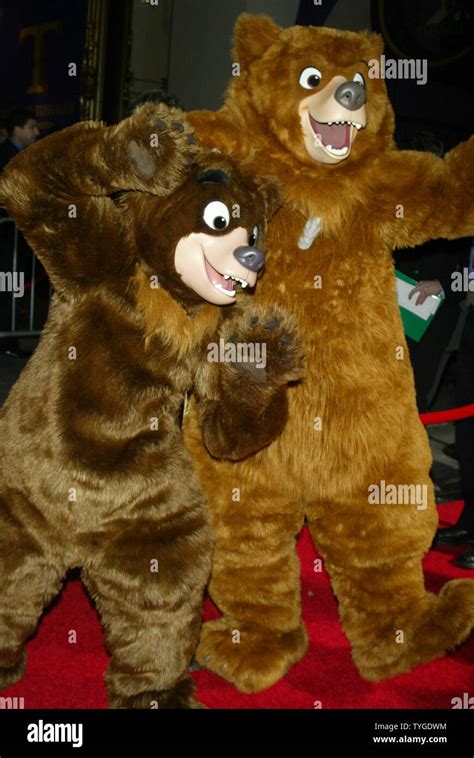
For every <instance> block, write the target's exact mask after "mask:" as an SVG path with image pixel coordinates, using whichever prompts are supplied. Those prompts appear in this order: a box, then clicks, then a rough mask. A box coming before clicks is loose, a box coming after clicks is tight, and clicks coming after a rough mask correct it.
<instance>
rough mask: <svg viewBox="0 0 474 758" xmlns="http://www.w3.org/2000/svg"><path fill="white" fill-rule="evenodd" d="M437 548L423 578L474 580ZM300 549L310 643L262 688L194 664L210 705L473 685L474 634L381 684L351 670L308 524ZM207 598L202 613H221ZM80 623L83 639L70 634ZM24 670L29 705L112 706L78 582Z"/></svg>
mask: <svg viewBox="0 0 474 758" xmlns="http://www.w3.org/2000/svg"><path fill="white" fill-rule="evenodd" d="M459 508H460V505H459V504H456V503H453V504H449V505H443V506H441V507H440V518H441V526H447V525H449V524H452V523H454V521H455V520H456V518H457V515H458V513H459ZM444 550H445V552H438V551H432V552H430V553H429V554H428V555H427V556H426V559H425V572H426V584H427V588H428V589H429V590H435V591H438V590H439V589H440V587H441V586H442V585H443V584H444V583H445V582H446V581H447V580H448V579H452V578H461V577H469V578H474V576H473V572H470V571H462V570H461V569H458V568H456V566H454V565H453V564H452V559H453V557H454V555H455V554H457V553H459V552H460V550H461V549H460V548H452V549H450V550H448V549H446V548H444ZM298 552H299V556H300V559H301V566H302V581H303V615H304V619H305V622H306V625H307V628H308V631H309V635H310V640H311V642H310V648H309V650H308V653H307V655H306V657H305V658H304V659H303V660H302V661H300V663H298V664H297V665H296V666H295V667H294V668H293V669H292V670H291V671H290V673H289V674H288V675H287V676H286V677H285V679H284V680H283V681H281V682H279V683H278V684H276V685H275V686H274V687H272V688H271V689H270V690H267V691H266V692H262V693H260V694H258V695H241V694H240V693H239V692H237V691H236V690H235V689H234V688H233V687H232V686H231V685H229V684H227V683H226V682H225V681H224V680H223V679H220V678H219V677H217V676H215V675H214V674H211V673H210V672H208V671H204V670H203V671H196V672H194V676H195V679H196V682H197V684H198V695H199V697H200V699H201V700H202V702H203V703H205V704H206V705H207V706H209V707H210V708H314V702H315V701H318V700H319V701H321V703H322V707H323V708H451V699H452V698H453V697H456V696H459V697H462V695H463V693H464V692H469V693H470V694H471V695H472V693H473V688H474V665H473V664H474V637H471V638H470V640H469V641H468V642H467V643H465V644H464V645H463V646H462V647H461V648H458V649H457V650H456V652H455V653H451V654H450V655H449V656H448V657H447V658H444V659H443V660H441V661H434V662H433V663H429V664H425V665H423V666H420V667H418V669H417V670H416V671H414V672H412V673H411V674H404V675H402V676H399V677H397V678H395V679H391V680H390V681H387V682H382V683H380V684H372V683H369V682H365V681H363V680H362V679H361V678H360V676H359V675H358V673H357V671H356V669H355V668H354V666H353V664H352V661H351V657H350V653H349V646H348V643H347V641H346V639H345V637H344V635H343V633H342V631H341V627H340V624H339V621H338V616H337V608H336V601H335V599H334V597H333V595H332V593H331V590H330V587H329V581H328V577H327V574H326V573H325V572H324V571H323V572H322V573H319V574H315V573H314V572H313V561H314V558H315V557H317V553H316V551H315V549H314V547H313V545H312V542H311V540H310V537H309V533H308V531H307V530H306V529H305V530H304V532H303V533H302V535H301V537H300V539H299V544H298ZM216 615H217V613H216V610H215V609H214V608H213V607H212V604H211V603H210V601H207V602H206V607H205V617H206V618H214V617H216ZM70 630H75V631H76V636H77V642H76V643H75V644H70V643H69V642H68V634H69V632H70ZM28 653H29V660H28V666H27V670H26V674H25V677H24V678H23V680H22V681H21V682H19V683H18V684H16V685H15V686H14V687H10V688H9V689H8V690H5V692H3V693H2V695H3V696H7V695H8V696H17V697H23V698H24V707H25V708H106V707H107V703H106V696H105V689H104V685H103V683H102V674H103V672H104V669H105V667H106V665H107V654H106V652H105V649H104V643H103V636H102V631H101V627H100V624H99V621H98V617H97V614H96V612H95V610H94V607H93V605H92V603H91V601H90V600H89V598H88V596H87V595H86V593H85V591H84V590H83V588H82V585H81V583H80V582H79V581H78V580H71V581H69V582H68V583H67V585H66V586H65V588H64V590H63V592H62V593H61V596H60V597H59V599H58V600H57V601H56V602H55V603H54V604H53V606H52V607H51V608H50V609H49V610H48V611H47V612H46V613H45V615H44V618H43V620H42V622H41V626H40V628H39V631H38V633H37V634H36V635H35V637H34V638H33V639H32V640H31V641H30V643H29V646H28Z"/></svg>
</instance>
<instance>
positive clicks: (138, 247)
mask: <svg viewBox="0 0 474 758" xmlns="http://www.w3.org/2000/svg"><path fill="white" fill-rule="evenodd" d="M155 133H158V134H159V145H158V146H157V147H155V148H151V147H150V137H151V135H153V134H155ZM194 143H195V140H194V138H193V136H192V134H191V132H190V130H189V127H188V126H187V124H186V123H185V121H184V119H183V114H182V113H181V112H180V111H178V110H175V109H171V110H169V109H167V108H165V107H164V106H159V107H157V106H153V105H146V106H143V107H142V108H140V109H138V110H137V111H136V112H135V114H134V115H133V116H132V117H130V118H129V119H127V120H126V121H124V122H122V123H120V124H119V125H118V126H116V127H108V128H106V127H104V126H102V125H100V124H93V123H87V124H77V125H76V126H73V127H71V128H69V129H67V130H64V131H62V132H60V133H58V134H55V135H53V136H51V137H48V138H46V139H44V140H41V141H40V142H38V143H36V144H35V145H33V146H32V147H30V148H29V149H28V150H26V151H24V152H23V153H20V154H19V155H18V156H17V157H16V158H15V159H14V160H13V161H12V162H11V164H10V165H9V166H8V169H7V170H6V171H5V172H4V174H3V175H2V178H1V181H0V201H1V203H2V205H3V206H4V207H6V208H7V210H8V211H9V213H10V215H11V216H12V218H13V219H14V220H15V221H16V223H17V224H18V226H19V228H20V229H21V230H22V232H23V233H24V235H25V237H26V239H27V240H28V242H29V243H30V245H31V246H32V248H33V249H34V250H35V251H36V253H37V254H38V256H39V257H40V259H41V260H42V262H43V263H44V265H45V267H46V268H47V270H48V273H49V275H50V277H51V281H52V283H53V285H54V288H55V294H54V298H53V304H52V309H51V313H50V316H49V319H48V323H47V325H46V327H45V329H44V332H43V334H42V337H41V340H40V343H39V346H38V348H37V350H36V352H35V353H34V355H33V357H32V359H31V360H30V362H29V363H28V365H27V367H26V369H25V370H24V372H23V373H22V375H21V377H20V379H19V380H18V382H17V383H16V385H15V386H14V388H13V389H12V391H11V394H10V396H9V398H8V400H7V402H6V404H5V406H4V407H3V409H2V411H1V415H0V421H1V434H0V475H1V479H0V576H1V577H2V600H1V604H0V689H3V688H4V687H6V686H8V685H9V684H12V683H13V682H15V681H16V680H18V679H19V678H20V677H21V676H22V673H23V670H24V665H25V642H26V640H27V638H28V637H29V636H30V635H31V634H32V633H33V632H34V630H35V628H36V625H37V622H38V619H39V617H40V615H41V612H42V610H43V608H44V607H45V606H46V605H47V604H48V603H49V602H50V600H51V599H52V598H53V597H54V596H55V595H56V594H57V593H58V592H59V590H60V587H61V584H62V581H63V578H64V575H65V573H66V571H67V570H68V569H69V568H72V567H76V566H80V567H81V569H82V578H83V581H84V583H85V585H86V586H87V588H88V589H89V591H90V593H91V595H92V597H93V598H94V600H95V602H96V604H97V608H98V610H99V612H100V615H101V618H102V622H103V625H104V630H105V634H106V642H107V646H108V649H109V652H110V654H111V661H110V665H109V667H108V670H107V672H106V684H107V688H108V695H109V702H110V705H111V706H113V707H119V708H126V707H134V708H141V707H143V708H147V707H153V702H154V701H157V702H158V705H159V707H160V708H172V707H182V708H189V707H197V702H196V701H195V699H194V695H193V687H192V680H191V678H190V676H189V675H188V667H189V663H190V660H191V658H192V655H193V652H194V648H195V646H196V644H197V640H198V635H199V628H200V623H201V604H202V595H203V590H204V587H205V584H206V581H207V579H208V576H209V571H210V561H211V547H212V539H211V533H210V527H209V522H208V513H207V508H206V502H205V497H204V493H203V492H202V489H201V486H200V484H199V482H198V479H197V477H196V475H195V473H194V471H193V468H192V465H191V461H190V457H189V454H188V453H187V451H186V450H185V447H184V444H183V440H182V433H181V429H180V420H181V411H182V404H183V398H184V395H185V393H186V392H187V391H189V390H191V388H192V387H193V385H194V382H195V378H196V377H197V384H198V386H197V391H198V394H199V396H200V397H201V398H202V405H201V411H202V413H201V416H202V421H201V423H202V424H203V425H204V430H205V437H206V438H209V439H210V440H213V442H212V450H213V452H214V453H216V454H218V455H223V454H227V453H228V451H229V449H232V450H233V451H234V452H238V450H239V446H240V447H241V448H242V450H243V452H244V453H247V452H248V451H249V450H255V449H258V448H259V447H261V446H264V445H267V444H268V443H269V442H270V441H271V440H272V439H273V436H274V435H275V434H278V433H280V431H281V428H282V426H283V424H284V422H285V419H286V405H285V403H286V400H285V397H284V389H282V388H283V385H284V384H285V383H286V382H287V381H289V380H292V379H296V378H298V376H300V375H301V367H300V363H301V356H300V352H299V349H298V347H297V345H296V341H295V336H294V328H293V326H292V324H291V322H290V320H289V319H288V318H287V317H285V316H284V314H282V313H278V311H275V310H274V309H272V310H271V311H270V312H268V311H265V309H264V308H261V307H260V308H256V309H251V310H250V311H249V310H248V308H246V307H245V304H244V303H243V304H241V305H239V306H235V308H230V309H228V310H227V311H225V310H224V309H221V308H219V307H217V306H213V305H210V304H207V303H205V302H204V301H203V300H201V299H200V298H199V297H198V296H197V295H196V294H195V293H194V292H193V291H191V290H189V289H187V288H186V287H184V285H183V284H182V282H181V280H180V279H179V277H178V276H177V275H176V272H175V269H174V250H175V248H176V245H177V242H178V240H179V239H180V238H182V237H183V236H187V235H189V234H191V233H194V232H199V231H200V229H201V226H202V225H203V206H204V205H205V204H206V203H207V202H208V200H209V198H214V199H215V198H216V197H217V198H218V199H219V200H222V201H226V202H228V203H230V204H234V203H238V204H239V205H240V218H239V219H238V220H235V221H234V220H232V222H231V225H232V224H233V225H234V226H240V227H243V228H244V230H245V229H248V232H249V235H250V233H251V231H252V229H253V228H254V226H255V224H259V225H260V227H261V230H262V233H263V235H264V233H265V227H266V220H265V216H266V214H268V215H271V213H272V211H273V210H274V208H275V207H276V205H277V204H278V202H279V195H278V190H277V189H276V187H275V186H274V184H272V183H271V182H269V181H264V180H262V181H261V182H259V183H257V182H256V181H253V180H251V179H250V178H248V177H247V176H246V175H244V174H243V173H241V172H240V170H239V169H238V168H237V167H235V166H234V165H233V164H232V163H230V162H229V161H227V160H225V159H224V157H223V156H216V155H206V154H204V153H202V151H200V150H199V149H198V148H197V147H196V146H195V144H194ZM210 169H220V170H224V171H225V172H226V174H227V176H228V177H230V179H229V182H228V184H227V185H212V186H211V184H206V183H202V184H198V183H197V182H196V176H197V174H198V172H202V171H204V170H210ZM117 193H122V194H120V195H119V196H117ZM208 231H209V230H208ZM215 234H220V232H217V231H216V232H215ZM156 276H158V280H159V282H160V284H161V286H160V287H158V288H155V287H153V286H152V284H151V282H152V279H154V278H156ZM150 277H151V279H150ZM250 302H251V299H250ZM275 314H276V315H277V319H275ZM256 319H257V321H256ZM257 324H259V328H258V327H257ZM269 326H270V327H271V328H270V330H269V328H268V327H269ZM221 328H222V331H221ZM256 331H258V332H259V335H260V338H263V336H264V335H266V339H267V363H268V368H267V373H266V376H265V377H263V378H262V377H260V379H259V380H258V381H257V380H256V379H255V377H254V376H253V375H252V372H251V371H249V370H248V369H249V368H251V367H250V366H246V365H232V364H210V363H209V362H208V361H207V360H206V356H207V348H206V346H207V344H208V343H209V341H210V340H216V339H219V337H221V336H222V335H224V336H225V335H226V334H230V335H232V334H239V335H241V334H243V333H245V334H246V335H247V337H248V338H250V337H254V335H255V332H256ZM282 340H283V342H282ZM282 393H283V397H282ZM275 399H276V400H275ZM275 402H277V403H278V408H276V406H275ZM268 406H270V408H271V411H272V413H273V417H272V423H271V424H270V425H266V424H265V419H266V417H267V415H268ZM242 408H244V411H243V413H242ZM275 410H277V414H276V416H275ZM243 417H245V421H246V425H247V426H246V428H244V427H243V425H242V424H240V425H239V424H238V423H237V419H239V418H240V419H242V418H243ZM229 434H230V435H232V437H231V439H229V436H228V435H229Z"/></svg>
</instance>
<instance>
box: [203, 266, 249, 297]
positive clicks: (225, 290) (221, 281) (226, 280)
mask: <svg viewBox="0 0 474 758" xmlns="http://www.w3.org/2000/svg"><path fill="white" fill-rule="evenodd" d="M204 263H205V266H206V274H207V278H208V279H209V281H210V282H211V284H212V285H213V286H214V287H215V288H216V290H218V291H219V292H222V294H223V295H227V296H228V297H235V295H236V284H238V285H240V288H241V289H245V288H246V287H248V286H249V283H248V282H247V281H246V280H245V279H241V277H240V276H235V275H234V274H221V273H220V271H217V269H215V268H214V266H211V264H210V263H209V261H208V260H207V258H206V256H204Z"/></svg>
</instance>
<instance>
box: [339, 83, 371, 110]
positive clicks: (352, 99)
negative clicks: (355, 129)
mask: <svg viewBox="0 0 474 758" xmlns="http://www.w3.org/2000/svg"><path fill="white" fill-rule="evenodd" d="M334 97H335V98H336V100H337V102H338V103H339V105H342V106H343V107H344V108H347V110H349V111H356V110H358V109H359V108H362V106H363V105H364V103H366V102H367V93H366V91H365V87H363V86H362V84H359V82H343V83H342V84H340V85H339V87H338V88H337V90H336V92H335V93H334Z"/></svg>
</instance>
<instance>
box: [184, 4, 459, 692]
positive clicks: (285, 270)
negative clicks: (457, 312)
mask: <svg viewBox="0 0 474 758" xmlns="http://www.w3.org/2000/svg"><path fill="white" fill-rule="evenodd" d="M382 51H383V46H382V40H381V38H380V37H379V36H377V35H374V34H370V33H361V34H355V33H352V32H343V31H335V30H331V29H324V28H305V27H292V28H289V29H281V28H279V27H278V26H276V25H275V24H274V23H273V22H272V21H271V20H270V19H269V18H267V17H254V16H251V15H247V14H245V15H243V16H241V17H240V19H239V21H238V23H237V27H236V31H235V47H234V58H233V61H234V62H235V63H238V64H239V66H240V75H236V76H235V77H234V79H233V81H232V83H231V85H230V86H229V89H228V91H227V94H226V99H225V104H224V107H223V108H222V109H221V110H220V111H219V112H217V113H212V112H196V113H193V114H190V116H189V119H190V122H191V124H192V125H193V128H194V131H195V134H196V137H197V140H198V143H199V144H201V145H203V146H206V147H209V148H211V147H216V148H219V149H221V150H224V149H225V150H226V151H228V152H229V153H230V154H231V155H233V156H234V157H235V158H238V159H239V160H249V161H250V162H251V168H252V170H253V172H255V173H257V174H258V173H259V172H260V173H261V172H262V171H264V172H265V173H268V174H272V175H275V176H276V177H278V178H279V179H280V181H281V182H282V185H283V191H284V195H285V198H286V199H285V204H284V206H283V207H282V208H281V210H279V211H278V212H277V214H276V215H275V217H274V219H273V221H272V223H271V224H270V229H269V238H268V247H267V252H268V265H267V267H266V270H265V275H264V279H263V283H262V286H261V287H259V288H258V291H257V293H256V297H257V300H258V301H259V302H260V303H267V304H268V303H271V304H276V303H278V304H280V305H281V306H284V307H285V308H287V309H288V310H289V311H290V312H291V313H292V314H293V315H294V317H295V319H296V321H297V324H298V326H299V329H300V335H301V338H302V340H303V345H304V350H305V354H306V359H307V365H306V374H305V379H304V381H303V382H302V383H301V384H299V385H297V386H295V387H293V388H290V390H289V406H290V409H289V420H288V423H287V425H286V427H285V431H284V433H283V435H282V436H281V437H279V439H277V440H276V441H275V442H274V443H273V444H272V445H271V446H270V447H268V448H266V449H265V450H263V451H261V452H259V453H258V454H257V455H256V456H254V457H249V458H248V459H247V460H245V461H243V462H239V463H229V462H219V461H213V460H212V459H211V458H210V456H209V455H208V453H207V451H206V450H205V449H204V448H203V446H202V442H201V440H200V436H199V432H198V427H197V424H196V417H195V415H194V414H193V413H190V414H188V415H187V421H186V425H187V444H188V448H189V449H190V450H191V452H192V455H193V457H194V460H195V461H196V463H197V464H198V466H199V470H200V475H201V479H202V481H203V483H204V486H205V489H206V491H207V493H208V497H209V500H210V509H211V518H212V523H213V528H214V536H215V541H216V546H215V555H214V564H213V571H212V578H211V584H210V593H211V596H212V598H213V599H214V601H215V603H216V605H217V606H218V607H219V609H220V610H221V612H222V614H223V617H222V618H221V619H219V620H213V621H210V622H208V623H206V624H204V626H203V629H202V635H201V641H200V646H199V648H198V654H197V658H198V661H199V662H200V663H201V664H202V665H204V666H206V667H208V668H210V669H211V670H213V671H215V672H217V673H219V674H221V676H223V677H225V678H226V679H227V680H228V681H230V682H233V683H234V684H235V685H236V686H237V687H238V688H239V689H240V690H242V691H243V692H255V691H258V690H261V689H264V688H266V687H269V686H270V685H272V684H273V683H274V682H276V681H277V680H278V679H279V678H280V677H282V676H283V675H284V674H285V673H286V672H287V671H288V669H289V668H290V666H291V665H292V664H293V663H294V662H295V661H297V660H298V659H300V658H301V657H302V656H303V655H304V653H305V650H306V646H307V638H306V632H305V629H304V626H303V624H302V620H301V609H300V588H299V581H300V576H299V564H298V560H297V555H296V549H295V535H297V534H298V532H299V531H300V529H301V527H302V525H303V522H304V519H305V518H306V519H307V520H308V522H309V526H310V530H311V534H312V536H313V539H314V540H315V542H316V544H317V546H318V549H319V550H320V553H321V554H322V556H323V557H324V559H325V564H326V567H327V569H328V571H329V573H330V576H331V581H332V587H333V590H334V593H335V595H336V596H337V599H338V601H339V613H340V618H341V623H342V625H343V628H344V631H345V633H346V635H347V638H348V639H349V641H350V644H351V646H352V657H353V660H354V663H355V665H356V666H357V668H358V670H359V672H360V673H361V675H362V676H363V677H364V678H366V679H369V680H372V681H377V680H380V679H384V678H387V677H391V676H394V675H396V674H399V673H401V672H406V671H409V670H410V669H412V668H413V667H414V666H416V665H417V664H419V663H422V662H424V661H430V660H432V659H434V658H437V657H439V656H443V655H444V654H445V653H446V652H447V651H449V650H452V649H453V648H454V647H455V646H456V645H458V644H459V643H461V642H463V640H465V639H466V638H467V637H468V635H469V633H470V631H471V629H472V626H473V623H474V582H473V581H471V580H458V581H450V582H448V583H447V584H445V586H444V587H443V588H442V590H441V592H440V593H439V595H434V594H432V593H431V592H427V591H426V589H425V586H424V578H423V572H422V565H421V562H422V558H423V554H424V553H425V552H426V551H427V550H428V549H429V547H430V545H431V543H432V540H433V536H434V533H435V529H436V526H437V521H438V518H437V513H436V507H435V502H434V497H433V487H432V484H431V482H430V479H429V470H430V465H431V455H430V449H429V444H428V438H427V435H426V432H425V431H424V429H423V427H422V425H421V423H420V420H419V417H418V413H417V408H416V404H415V392H414V383H413V376H412V370H411V366H410V361H409V356H408V350H407V347H406V342H405V337H404V333H403V329H402V324H401V319H400V314H399V308H398V305H397V299H396V291H395V277H394V267H393V262H392V255H391V254H392V250H393V248H405V247H410V246H414V245H420V244H422V243H423V242H426V241H427V240H430V239H436V238H438V237H444V238H448V239H449V238H455V237H463V236H467V235H472V234H474V210H473V208H474V202H473V199H474V187H473V182H472V177H473V174H474V172H473V163H474V160H473V159H474V141H473V140H471V141H469V142H467V143H464V144H461V145H459V146H458V147H457V148H456V149H454V150H453V151H452V152H450V153H449V154H447V155H446V157H445V158H444V160H441V159H439V158H437V157H435V156H434V155H429V154H422V153H418V152H402V151H399V150H397V149H396V147H395V144H394V139H393V131H394V116H393V111H392V108H391V106H390V103H389V101H388V98H387V92H386V88H385V84H384V82H383V81H382V80H381V79H376V78H370V76H369V75H368V74H369V65H370V62H371V61H372V60H374V59H380V54H381V53H382ZM237 73H239V72H237ZM385 483H386V484H387V485H388V484H392V485H395V487H396V488H397V490H396V491H397V493H398V492H399V491H400V492H402V493H405V492H406V491H407V488H409V487H410V486H411V487H413V486H416V485H420V486H421V487H422V488H423V490H422V491H424V492H425V503H424V505H421V506H420V505H419V504H418V503H417V502H406V498H405V497H404V495H403V496H401V497H398V496H397V497H398V500H397V502H396V503H393V502H390V503H389V502H385V503H384V502H383V499H382V500H381V502H379V503H375V502H371V499H370V496H369V493H370V492H372V491H374V488H375V491H376V488H379V491H380V492H382V491H383V487H384V484H385ZM233 488H239V490H240V502H239V504H238V506H239V507H238V508H237V507H236V504H235V503H234V502H233V500H232V489H233ZM369 488H370V489H369ZM234 630H239V631H240V644H238V645H237V644H233V632H234Z"/></svg>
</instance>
